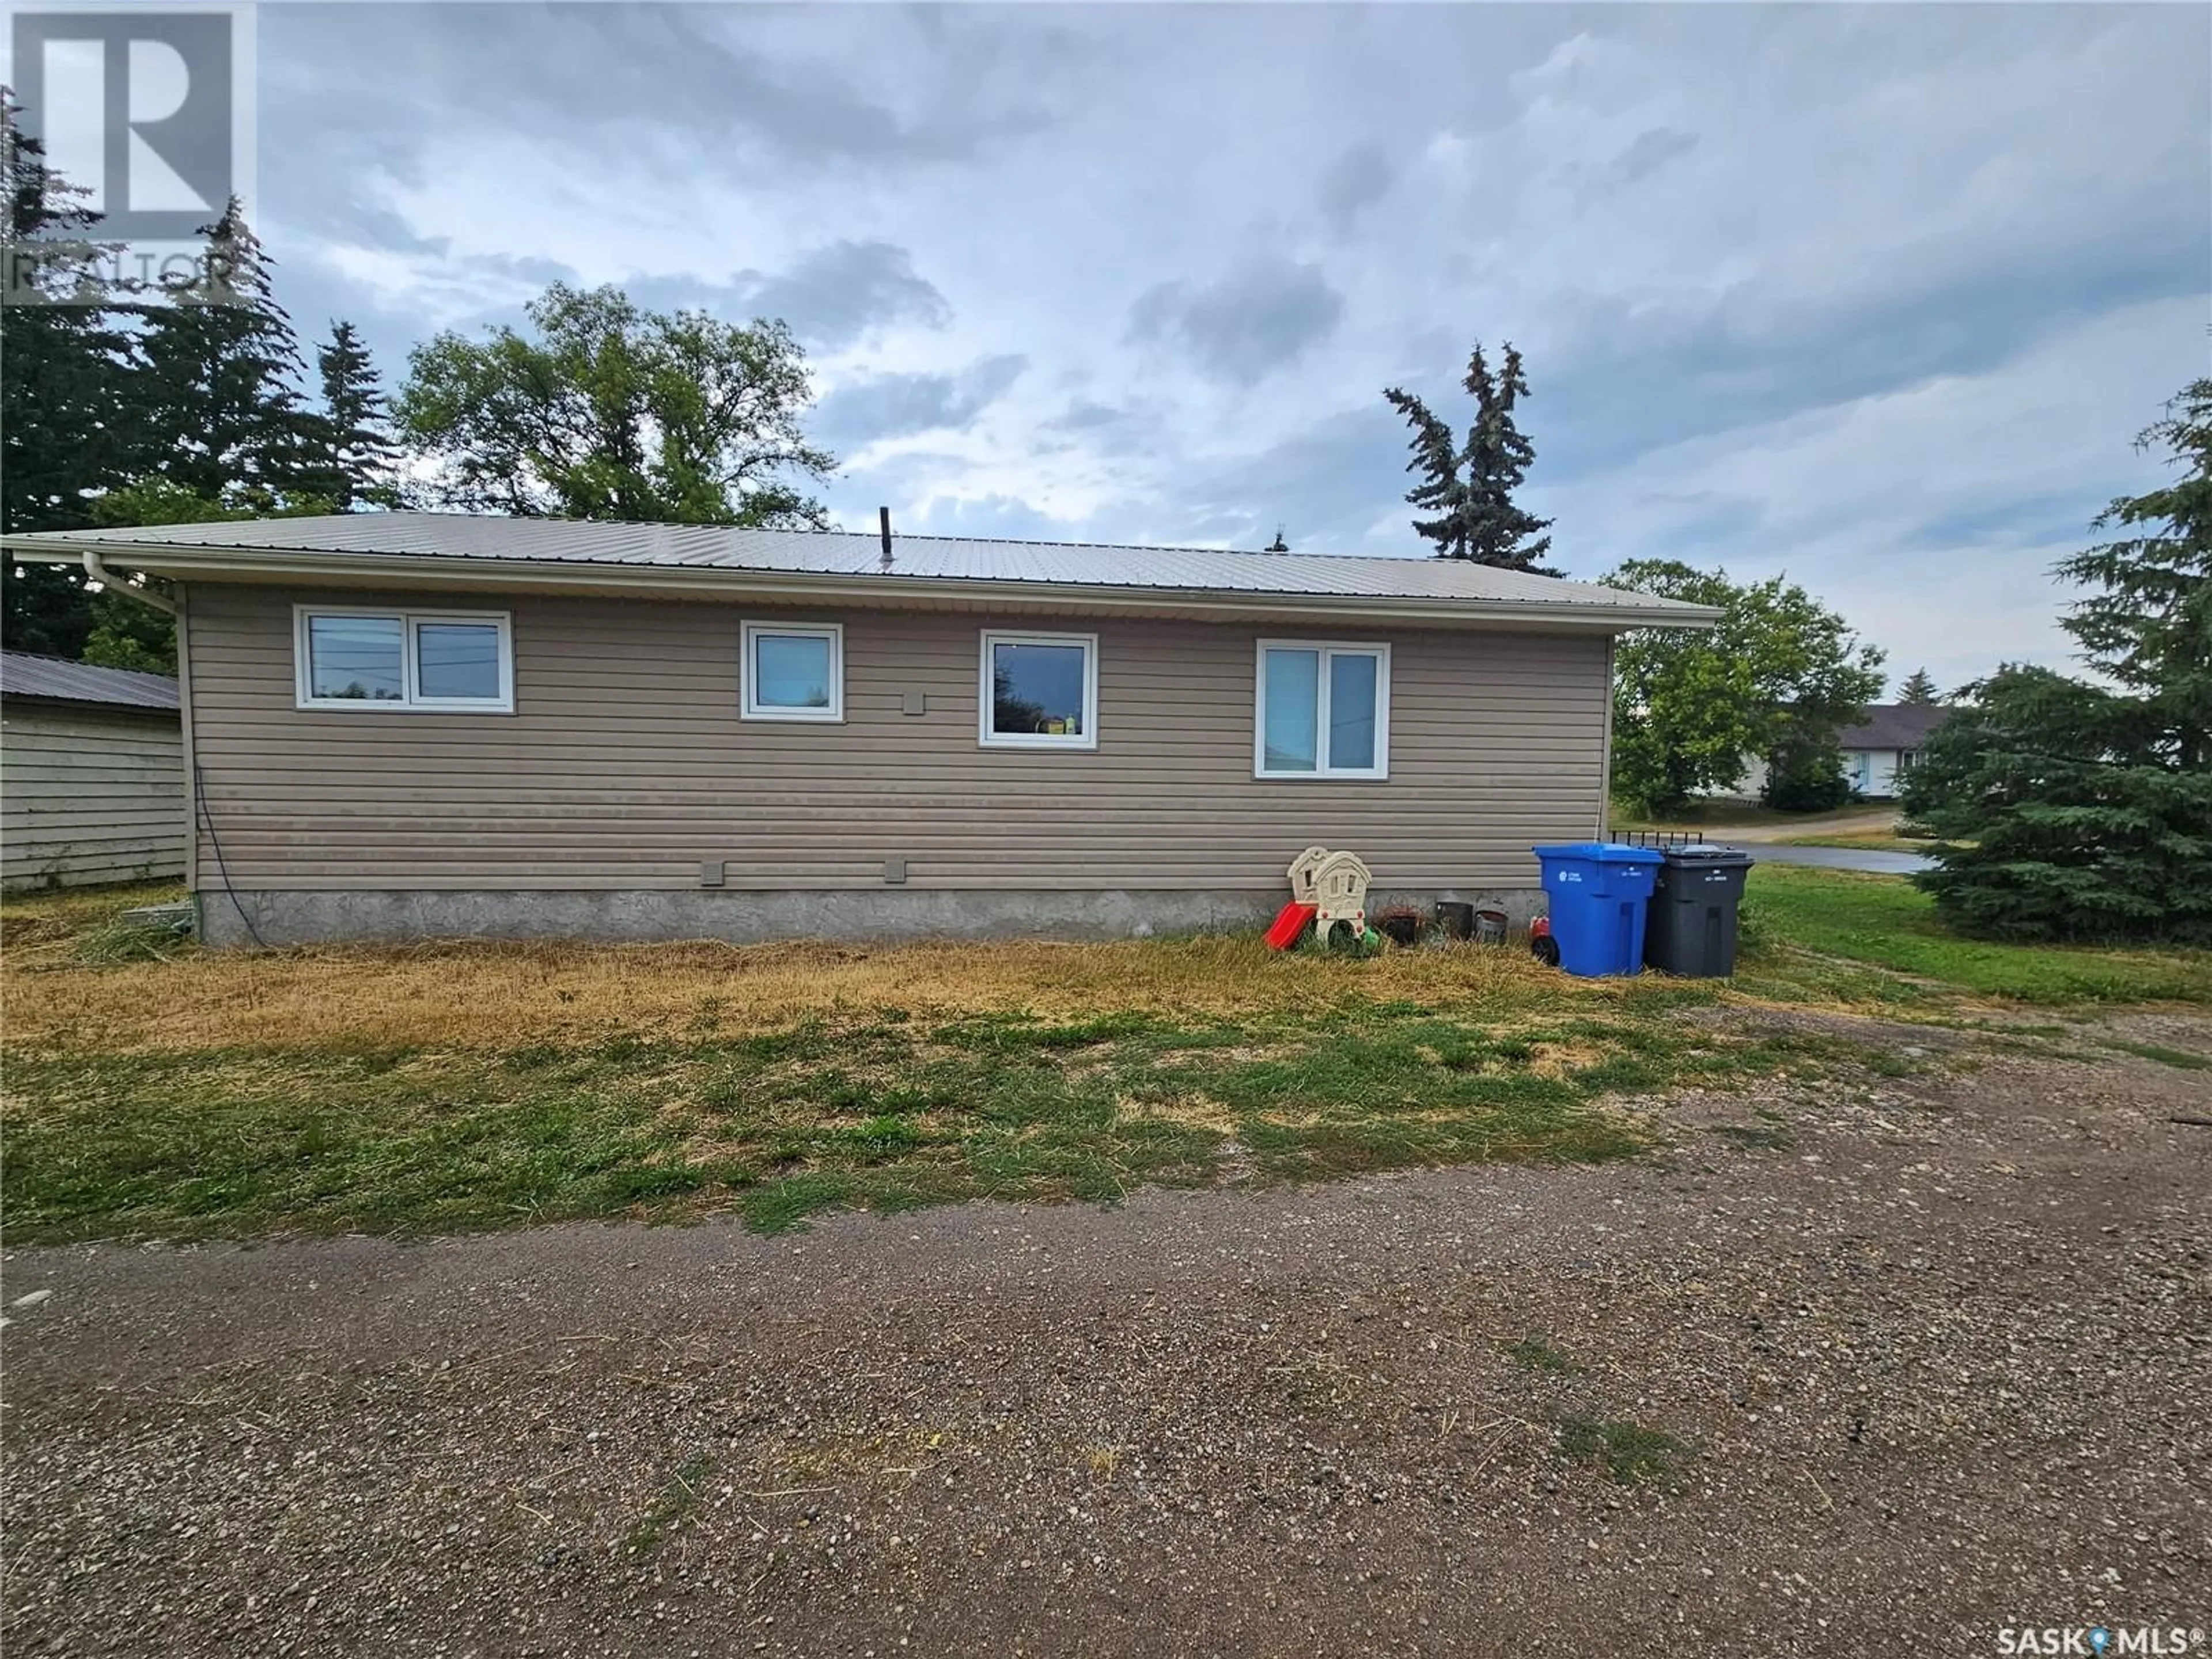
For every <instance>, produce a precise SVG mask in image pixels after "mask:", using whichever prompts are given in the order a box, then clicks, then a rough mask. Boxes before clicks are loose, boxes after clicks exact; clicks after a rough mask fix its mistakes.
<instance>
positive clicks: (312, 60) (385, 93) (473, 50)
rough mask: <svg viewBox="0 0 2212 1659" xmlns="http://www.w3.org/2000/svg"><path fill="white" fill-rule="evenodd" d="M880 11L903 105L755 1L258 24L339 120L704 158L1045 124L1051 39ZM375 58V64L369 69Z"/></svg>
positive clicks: (914, 142) (965, 141) (301, 17)
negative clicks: (649, 146) (653, 136)
mask: <svg viewBox="0 0 2212 1659" xmlns="http://www.w3.org/2000/svg"><path fill="white" fill-rule="evenodd" d="M887 19H888V21H886V23H885V24H884V26H882V27H878V28H877V29H876V30H875V31H873V32H872V34H871V35H870V37H869V38H868V40H867V41H866V45H865V46H864V49H863V52H861V54H860V56H861V57H862V58H863V59H865V58H866V56H867V55H868V52H869V51H871V50H872V52H873V53H874V55H875V56H876V57H877V58H878V59H879V60H881V62H882V64H883V66H884V68H886V69H888V68H889V67H890V64H894V63H895V64H896V67H897V70H898V78H897V79H896V81H893V80H890V79H888V78H879V79H878V81H877V82H874V83H873V84H875V85H878V86H896V88H898V89H899V90H900V92H901V93H902V94H904V96H905V100H906V102H907V105H908V106H907V107H905V108H897V107H894V106H893V105H892V104H891V103H890V102H889V101H887V100H884V99H881V98H878V97H875V96H871V95H870V94H869V93H868V92H866V91H864V90H863V89H862V87H863V82H862V79H861V77H860V76H858V75H855V74H854V73H853V71H852V68H851V65H852V64H853V60H854V56H855V54H854V52H852V51H851V50H850V48H849V47H844V48H842V49H841V50H839V51H837V52H836V54H835V56H832V55H830V54H829V53H828V52H822V53H801V52H795V51H793V50H792V46H791V42H790V40H789V38H788V36H787V34H777V33H775V32H774V30H775V24H776V23H778V22H781V21H784V20H782V19H781V18H769V17H768V16H767V15H763V17H762V19H761V20H760V21H759V22H758V23H756V21H754V19H753V18H752V17H750V15H749V14H748V9H744V8H717V7H688V6H649V5H635V6H592V5H534V4H531V5H526V4H512V5H447V6H420V7H406V8H392V7H384V6H375V7H368V6H361V7H356V6H331V7H325V6H313V7H308V6H296V7H295V6H272V7H270V8H269V9H267V10H266V11H265V12H264V14H263V15H262V20H261V24H260V27H261V31H262V44H261V50H262V52H263V55H264V60H268V59H270V58H276V57H282V58H283V59H285V60H286V61H288V62H289V63H291V64H299V65H306V66H309V68H310V71H311V73H310V74H309V75H307V76H302V77H301V80H300V81H299V82H295V83H294V84H293V85H292V86H290V87H289V88H285V91H286V93H287V94H288V95H289V96H292V97H294V98H309V99H313V100H316V101H317V103H318V104H319V105H320V106H323V108H324V110H325V118H336V119H337V120H338V121H339V122H340V123H341V125H349V124H348V123H346V121H345V118H344V116H343V113H342V112H343V110H344V109H346V108H353V109H356V110H358V109H362V108H364V107H365V108H368V109H373V110H374V111H375V112H377V115H378V118H379V124H380V125H382V126H383V127H384V128H385V130H386V131H392V130H394V129H395V128H398V129H399V130H404V127H405V126H406V125H412V121H413V118H416V117H430V118H435V119H437V120H439V121H441V122H442V123H443V124H445V125H447V126H448V127H451V126H452V125H457V124H462V123H467V124H470V125H478V126H490V127H495V128H499V129H501V130H504V131H520V132H526V133H529V134H531V135H532V136H534V137H541V138H544V139H546V140H548V141H561V142H567V143H572V144H579V145H581V146H584V147H586V148H588V147H591V146H593V145H605V144H606V143H608V141H609V140H610V139H611V137H615V136H617V135H623V134H627V135H628V136H629V137H631V138H632V139H634V138H635V133H636V131H637V124H640V123H646V124H650V125H653V126H655V127H659V128H661V129H663V130H664V131H678V132H681V133H682V134H683V135H684V143H683V147H682V150H681V155H682V159H683V164H684V165H686V166H688V167H692V168H695V169H696V168H702V167H706V168H714V169H716V170H724V169H727V170H733V171H738V172H745V171H758V170H761V169H763V168H764V167H768V166H769V165H774V166H775V167H781V168H790V167H805V168H819V167H823V166H827V165H835V164H842V163H848V162H855V161H864V162H867V163H870V164H873V165H891V166H912V165H915V164H918V163H923V162H941V161H960V160H964V159H968V158H970V157H973V156H975V155H977V154H978V153H979V152H980V151H981V149H984V148H985V147H986V146H987V145H988V144H990V143H994V142H995V141H1001V140H1006V139H1012V138H1016V137H1020V136H1022V135H1024V134H1026V133H1031V132H1034V131H1037V130H1038V129H1040V128H1041V127H1042V126H1045V125H1049V123H1050V121H1051V120H1052V118H1053V116H1052V108H1051V105H1050V103H1049V102H1048V100H1047V99H1046V98H1045V97H1044V96H1043V95H1042V94H1041V93H1040V91H1039V90H1038V88H1037V86H1036V82H1037V81H1038V79H1039V78H1040V76H1046V77H1048V76H1049V75H1050V72H1051V70H1052V67H1053V63H1054V58H1053V56H1052V52H1053V43H1052V42H1051V40H1050V39H1049V38H1048V37H1045V36H1042V35H1039V36H1037V37H1036V38H1035V39H1034V40H1025V41H1024V42H1020V43H1017V45H1018V46H1021V45H1026V46H1028V48H1029V50H1028V51H1027V52H1025V53H1021V52H1016V51H1015V50H1013V49H1012V48H1007V49H1002V50H1000V51H999V52H975V51H972V50H969V49H968V41H967V32H966V31H961V30H955V31H951V32H947V31H945V30H943V29H937V28H915V27H908V26H906V20H905V19H904V18H902V15H900V14H896V13H894V14H888V15H887ZM755 31H757V38H758V39H759V40H761V42H762V46H760V47H758V48H757V47H756V46H755V45H754V44H753V41H752V40H750V39H749V38H748V36H749V33H752V32H755ZM771 40H772V41H773V42H774V45H773V46H769V44H768V43H769V42H770V41H771ZM826 44H828V43H827V42H825V45H826ZM772 54H773V55H772ZM1017 56H1018V57H1020V58H1022V59H1023V61H1020V62H1016V63H1013V64H1009V63H1008V62H1007V59H1008V58H1010V57H1017ZM1032 60H1033V61H1032ZM364 63H374V64H376V65H377V73H376V74H375V75H374V76H373V77H367V78H364V77H362V76H361V75H360V74H359V73H358V66H359V65H360V64H364ZM317 66H326V69H325V72H324V73H322V74H321V75H319V76H313V74H312V70H313V68H314V67H317ZM1025 69H1026V70H1030V71H1032V72H1030V73H1024V72H1023V71H1024V70H1025ZM408 105H412V106H413V108H412V110H411V111H410V112H409V113H408V115H407V116H406V117H404V118H400V119H398V120H395V114H396V112H398V111H399V110H400V109H403V108H404V107H405V106H408ZM354 125H357V124H354ZM675 154H676V153H675V152H673V151H671V160H673V159H675Z"/></svg>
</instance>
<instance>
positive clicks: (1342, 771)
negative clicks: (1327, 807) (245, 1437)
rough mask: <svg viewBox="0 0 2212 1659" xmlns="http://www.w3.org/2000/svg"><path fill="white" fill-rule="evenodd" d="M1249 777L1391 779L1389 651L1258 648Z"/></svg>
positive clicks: (1277, 644) (1314, 644)
mask: <svg viewBox="0 0 2212 1659" xmlns="http://www.w3.org/2000/svg"><path fill="white" fill-rule="evenodd" d="M1252 775H1253V776H1255V777H1258V778H1387V777H1389V775H1390V647H1389V646H1387V645H1340V644H1337V643H1335V642H1334V641H1322V640H1261V641H1260V657H1259V667H1258V684H1257V690H1256V694H1255V697H1254V708H1253V722H1252Z"/></svg>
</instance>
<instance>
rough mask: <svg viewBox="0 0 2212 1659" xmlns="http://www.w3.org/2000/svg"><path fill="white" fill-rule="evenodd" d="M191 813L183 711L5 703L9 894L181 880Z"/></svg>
mask: <svg viewBox="0 0 2212 1659" xmlns="http://www.w3.org/2000/svg"><path fill="white" fill-rule="evenodd" d="M187 810H188V809H187V804H186V799H185V762H184V745H183V741H182V739H181V738H180V737H179V730H178V724H177V717H176V716H175V715H174V714H160V713H143V714H142V713H137V712H134V711H131V710H129V709H115V710H109V709H105V708H80V707H78V706H76V705H75V704H70V703H59V702H38V701H33V700H32V699H28V698H21V697H10V698H9V699H8V700H7V701H6V702H4V703H0V883H4V884H5V885H6V886H8V887H9V888H10V889H16V888H24V887H44V886H48V885H63V886H78V885H82V884H88V883H93V882H103V881H136V880H141V879H148V878H159V877H175V876H179V875H181V874H182V873H183V872H184V867H185V813H186V811H187Z"/></svg>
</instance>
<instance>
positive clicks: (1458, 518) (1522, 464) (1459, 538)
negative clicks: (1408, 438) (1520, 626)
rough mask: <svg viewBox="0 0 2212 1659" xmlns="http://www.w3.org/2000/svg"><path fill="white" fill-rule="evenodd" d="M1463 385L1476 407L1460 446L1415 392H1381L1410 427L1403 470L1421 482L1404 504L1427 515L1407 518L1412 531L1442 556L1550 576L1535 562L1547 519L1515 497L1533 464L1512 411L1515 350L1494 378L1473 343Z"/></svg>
mask: <svg viewBox="0 0 2212 1659" xmlns="http://www.w3.org/2000/svg"><path fill="white" fill-rule="evenodd" d="M1461 385H1462V386H1464V387H1465V388H1466V390H1467V392H1468V395H1469V396H1470V397H1472V398H1474V404H1475V416H1474V424H1473V425H1472V426H1471V427H1469V428H1468V435H1467V441H1466V442H1465V443H1464V444H1463V445H1462V444H1460V443H1458V442H1457V441H1455V438H1454V437H1453V435H1452V430H1451V428H1450V427H1449V425H1447V424H1446V423H1445V422H1443V421H1442V420H1440V419H1439V418H1437V416H1436V415H1435V414H1434V413H1433V412H1431V410H1430V409H1429V407H1428V405H1427V404H1425V403H1423V402H1422V401H1421V400H1420V398H1417V397H1415V396H1414V395H1413V393H1411V392H1407V391H1404V390H1403V389H1401V388H1400V387H1397V386H1389V387H1386V388H1385V389H1384V391H1383V397H1384V398H1387V399H1388V400H1389V404H1390V406H1391V407H1392V408H1394V409H1395V410H1397V411H1398V412H1399V414H1401V415H1402V416H1405V418H1406V421H1407V424H1408V425H1410V426H1411V427H1412V428H1413V440H1412V448H1413V459H1412V460H1411V461H1410V462H1408V463H1407V468H1406V470H1407V471H1409V472H1417V473H1419V475H1420V477H1421V482H1420V483H1418V484H1416V485H1414V487H1413V489H1409V490H1407V492H1406V499H1407V501H1409V502H1410V503H1412V504H1413V506H1414V507H1419V508H1420V509H1421V510H1422V511H1423V512H1424V513H1427V514H1428V515H1429V516H1428V517H1426V518H1420V519H1416V520H1413V531H1414V533H1415V534H1416V535H1418V536H1419V537H1421V538H1423V539H1424V540H1426V541H1431V542H1434V543H1435V544H1436V545H1437V554H1438V556H1441V557H1443V558H1447V559H1468V560H1471V561H1473V562H1475V563H1478V564H1488V565H1496V566H1498V567H1500V568H1504V569H1508V570H1532V571H1534V572H1536V573H1537V574H1541V575H1556V574H1558V573H1557V572H1556V571H1553V570H1548V569H1547V568H1544V567H1543V566H1542V565H1541V564H1539V563H1538V562H1537V561H1538V560H1540V559H1541V558H1542V557H1543V556H1544V555H1545V553H1546V552H1547V551H1548V550H1550V548H1551V545H1552V541H1551V538H1550V537H1548V536H1546V535H1543V534H1542V533H1541V532H1543V531H1544V530H1546V529H1547V528H1548V527H1549V526H1550V525H1551V522H1552V521H1551V520H1549V519H1540V518H1538V517H1536V516H1535V514H1534V513H1529V512H1528V511H1527V510H1525V509H1524V508H1522V507H1520V506H1519V505H1518V504H1517V503H1516V501H1514V499H1513V496H1514V492H1515V491H1516V490H1518V489H1520V488H1521V486H1522V483H1524V482H1526V480H1527V478H1528V469H1529V467H1530V466H1531V465H1533V464H1534V461H1535V459H1536V447H1535V446H1534V444H1533V443H1531V442H1530V441H1529V440H1528V436H1527V435H1526V434H1524V433H1523V432H1522V430H1521V429H1520V428H1519V427H1518V426H1517V425H1516V423H1515V421H1514V418H1513V411H1514V409H1515V406H1516V404H1518V403H1519V402H1520V400H1521V399H1522V398H1525V397H1527V396H1528V375H1527V374H1526V373H1524V371H1523V370H1522V362H1521V354H1520V352H1519V351H1517V350H1516V349H1514V348H1513V347H1512V346H1511V345H1510V344H1509V345H1507V347H1506V348H1505V362H1504V368H1502V369H1500V370H1498V372H1495V373H1493V372H1492V369H1491V368H1490V365H1489V363H1488V362H1487V361H1486V359H1485V358H1484V356H1483V355H1482V345H1481V343H1480V341H1478V342H1477V343H1475V346H1474V350H1473V351H1472V352H1471V353H1470V354H1469V356H1468V368H1467V374H1466V377H1465V378H1464V379H1463V380H1462V381H1461Z"/></svg>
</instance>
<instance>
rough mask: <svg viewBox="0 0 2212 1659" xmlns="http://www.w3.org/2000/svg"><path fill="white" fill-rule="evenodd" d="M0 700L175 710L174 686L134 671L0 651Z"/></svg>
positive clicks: (168, 680) (163, 677)
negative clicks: (38, 699) (45, 699)
mask: <svg viewBox="0 0 2212 1659" xmlns="http://www.w3.org/2000/svg"><path fill="white" fill-rule="evenodd" d="M0 696H9V697H52V698H54V699H56V700H57V701H59V702H105V703H120V704H125V705H127V706H128V707H131V708H166V709H168V710H170V711H171V712H174V711H175V709H176V707H177V683H176V681H175V680H173V679H172V678H169V676H168V675H167V674H143V673H141V672H139V671H137V669H135V668H95V667H94V666H93V665H91V664H90V663H84V662H66V661H64V660H63V659H61V658H59V657H34V656H33V655H31V654H30V653H28V652H25V651H0Z"/></svg>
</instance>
